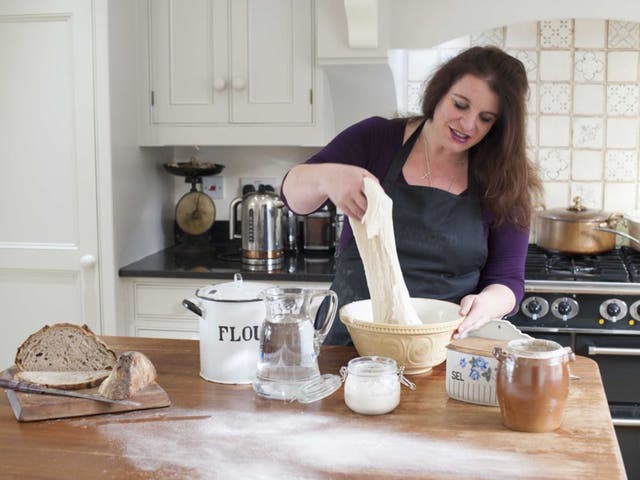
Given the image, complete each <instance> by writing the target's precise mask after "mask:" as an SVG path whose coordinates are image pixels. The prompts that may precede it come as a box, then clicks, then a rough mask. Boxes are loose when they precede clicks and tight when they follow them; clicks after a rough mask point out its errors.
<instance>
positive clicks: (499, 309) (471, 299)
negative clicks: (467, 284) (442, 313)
mask: <svg viewBox="0 0 640 480" xmlns="http://www.w3.org/2000/svg"><path fill="white" fill-rule="evenodd" d="M514 306H515V295H514V294H513V292H512V291H511V289H510V288H508V287H506V286H504V285H500V284H494V285H489V286H487V287H485V288H484V290H482V292H480V293H478V294H472V295H467V296H466V297H463V298H462V300H460V310H459V313H460V315H462V316H465V317H466V318H465V319H464V320H463V322H462V323H461V324H460V325H459V326H458V329H457V330H456V331H455V332H454V334H453V338H454V339H456V338H464V337H466V336H467V334H468V333H469V332H470V331H471V330H475V329H477V328H480V327H481V326H483V325H484V324H485V323H487V322H488V321H489V320H492V319H494V318H502V317H503V316H504V315H506V314H507V313H509V312H511V311H512V310H513V307H514Z"/></svg>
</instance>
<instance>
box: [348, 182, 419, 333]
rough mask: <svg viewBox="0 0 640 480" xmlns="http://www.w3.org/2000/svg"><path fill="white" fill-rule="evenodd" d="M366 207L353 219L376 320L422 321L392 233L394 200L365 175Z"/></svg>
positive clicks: (374, 319)
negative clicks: (360, 218)
mask: <svg viewBox="0 0 640 480" xmlns="http://www.w3.org/2000/svg"><path fill="white" fill-rule="evenodd" d="M364 194H365V196H366V197H367V211H366V212H365V214H364V216H363V217H362V222H358V221H356V220H354V221H352V222H351V228H352V230H353V236H354V237H355V240H356V245H357V246H358V251H359V252H360V257H361V258H362V263H363V265H364V273H365V275H366V277H367V286H368V287H369V295H370V296H371V307H372V309H373V321H374V323H395V324H405V325H420V324H421V323H422V322H421V321H420V319H419V318H418V314H417V313H416V311H415V309H414V308H413V305H412V304H411V297H410V296H409V290H408V289H407V285H406V284H405V283H404V277H403V276H402V270H401V269H400V261H399V260H398V251H397V250H396V240H395V237H394V233H393V219H392V210H393V201H392V200H391V198H389V196H388V195H387V194H386V193H385V192H384V190H383V189H382V187H381V186H380V184H378V183H377V182H376V181H374V180H372V179H370V178H365V179H364Z"/></svg>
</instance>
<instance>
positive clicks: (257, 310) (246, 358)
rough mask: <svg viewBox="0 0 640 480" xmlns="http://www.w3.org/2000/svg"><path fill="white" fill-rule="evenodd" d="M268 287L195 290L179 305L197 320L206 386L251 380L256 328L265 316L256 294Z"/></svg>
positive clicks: (237, 280) (239, 284) (237, 283)
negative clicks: (192, 295) (208, 384)
mask: <svg viewBox="0 0 640 480" xmlns="http://www.w3.org/2000/svg"><path fill="white" fill-rule="evenodd" d="M269 287H270V285H268V284H264V283H257V282H245V281H243V280H242V276H241V275H240V274H239V273H237V274H236V275H235V277H234V281H233V282H229V283H220V284H217V285H209V286H207V287H202V288H199V289H198V290H197V291H196V295H195V297H194V298H189V299H185V300H183V301H182V305H183V306H184V307H185V308H187V309H188V310H190V311H192V312H193V313H195V314H196V315H198V316H199V317H200V320H199V324H200V376H201V377H202V378H204V379H205V380H208V381H210V382H218V383H240V384H248V383H251V382H252V381H253V380H254V379H255V375H256V367H257V364H258V356H259V351H260V339H259V333H260V327H261V325H262V322H263V320H264V318H265V315H266V309H265V304H264V300H263V299H262V297H261V295H260V293H261V292H262V291H263V290H265V289H267V288H269Z"/></svg>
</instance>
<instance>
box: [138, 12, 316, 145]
mask: <svg viewBox="0 0 640 480" xmlns="http://www.w3.org/2000/svg"><path fill="white" fill-rule="evenodd" d="M313 13H314V12H313V9H312V0H295V1H291V0H259V1H258V0H189V1H179V2H178V1H175V0H153V1H151V0H139V17H140V21H139V30H140V31H139V40H140V45H139V47H140V60H141V62H140V65H141V87H140V88H141V89H142V94H141V95H140V97H141V113H142V115H141V119H140V140H141V143H142V144H145V145H184V144H186V145H189V144H200V145H220V144H224V145H232V144H236V145H249V144H256V145H259V144H309V143H311V144H313V143H318V138H319V137H318V135H319V129H318V126H317V125H315V114H316V112H315V109H314V93H315V83H314V82H315V80H314V53H313V48H314V47H313V39H314V36H315V34H314V21H313Z"/></svg>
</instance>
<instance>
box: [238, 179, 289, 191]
mask: <svg viewBox="0 0 640 480" xmlns="http://www.w3.org/2000/svg"><path fill="white" fill-rule="evenodd" d="M245 185H253V188H255V189H256V190H257V189H258V187H259V186H260V185H271V186H272V187H273V189H274V190H275V191H276V192H277V191H278V188H279V186H280V181H279V180H278V179H277V178H274V177H242V178H240V192H241V193H242V189H243V188H244V186H245Z"/></svg>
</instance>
